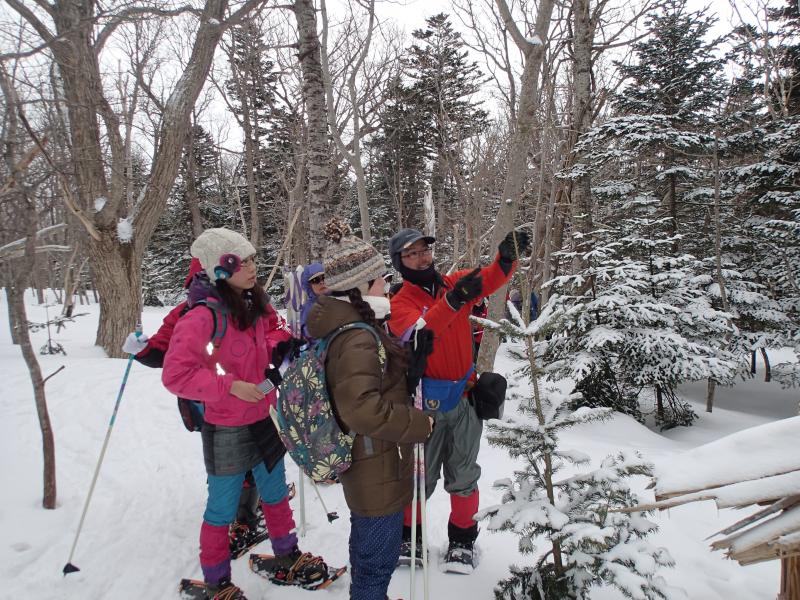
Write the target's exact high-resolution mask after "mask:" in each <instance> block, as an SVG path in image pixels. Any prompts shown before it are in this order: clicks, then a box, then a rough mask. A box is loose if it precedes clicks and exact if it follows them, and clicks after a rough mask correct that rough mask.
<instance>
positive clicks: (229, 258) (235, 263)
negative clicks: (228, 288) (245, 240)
mask: <svg viewBox="0 0 800 600" xmlns="http://www.w3.org/2000/svg"><path fill="white" fill-rule="evenodd" d="M241 268H242V259H241V258H239V257H238V256H236V255H235V254H223V255H222V256H220V257H219V266H216V267H214V273H215V274H216V275H217V278H218V279H227V278H228V277H230V276H231V275H233V274H234V273H236V272H237V271H238V270H239V269H241Z"/></svg>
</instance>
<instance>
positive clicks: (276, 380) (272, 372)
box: [264, 367, 283, 387]
mask: <svg viewBox="0 0 800 600" xmlns="http://www.w3.org/2000/svg"><path fill="white" fill-rule="evenodd" d="M264 378H265V379H269V380H270V381H271V382H272V385H274V386H275V387H278V386H279V385H280V384H281V381H283V375H281V372H280V370H279V369H278V367H272V368H270V367H267V368H266V369H264Z"/></svg>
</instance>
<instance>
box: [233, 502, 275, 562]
mask: <svg viewBox="0 0 800 600" xmlns="http://www.w3.org/2000/svg"><path fill="white" fill-rule="evenodd" d="M260 510H261V509H260V508H259V511H260ZM268 539H269V533H268V532H267V528H266V526H265V525H264V518H263V517H262V518H261V519H260V520H259V521H258V522H257V523H256V526H255V527H252V526H251V525H248V524H247V523H240V522H238V521H234V522H233V523H231V528H230V532H229V533H228V545H229V548H230V551H231V559H236V558H239V557H240V556H243V555H244V554H246V553H247V551H248V550H250V549H251V548H254V547H255V546H257V545H258V544H260V543H261V542H263V541H265V540H268Z"/></svg>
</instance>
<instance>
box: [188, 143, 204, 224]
mask: <svg viewBox="0 0 800 600" xmlns="http://www.w3.org/2000/svg"><path fill="white" fill-rule="evenodd" d="M184 156H186V206H187V208H188V209H189V215H190V216H191V218H192V237H193V238H196V237H197V236H199V235H200V234H201V233H203V218H202V216H201V215H200V201H199V199H198V195H197V162H196V161H195V158H194V127H189V133H188V135H187V136H186V148H185V154H184Z"/></svg>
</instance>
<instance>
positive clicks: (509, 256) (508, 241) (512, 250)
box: [497, 231, 531, 275]
mask: <svg viewBox="0 0 800 600" xmlns="http://www.w3.org/2000/svg"><path fill="white" fill-rule="evenodd" d="M515 238H516V244H514V239H515ZM530 243H531V240H530V236H529V235H528V232H527V231H509V232H508V233H507V234H506V237H504V238H503V241H502V242H500V245H499V246H497V251H498V252H499V253H500V268H501V269H503V273H505V274H506V275H508V274H509V273H510V272H511V264H512V263H513V262H514V261H515V260H517V259H518V258H519V257H520V256H522V255H523V254H525V251H526V250H527V249H528V246H529V245H530Z"/></svg>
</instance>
